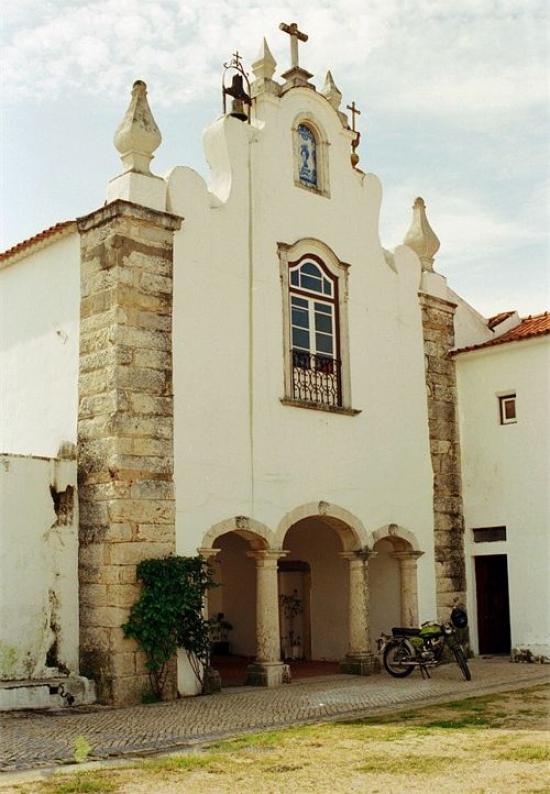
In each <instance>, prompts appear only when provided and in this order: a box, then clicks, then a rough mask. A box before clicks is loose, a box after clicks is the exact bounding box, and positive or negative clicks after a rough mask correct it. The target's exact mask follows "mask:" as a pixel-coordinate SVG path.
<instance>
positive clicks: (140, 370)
mask: <svg viewBox="0 0 550 794" xmlns="http://www.w3.org/2000/svg"><path fill="white" fill-rule="evenodd" d="M180 224H181V219H179V218H177V217H175V216H173V215H168V214H166V213H161V212H156V211H153V210H149V209H146V208H144V207H141V206H138V205H134V204H131V203H129V202H126V201H121V200H118V201H115V202H112V203H111V204H108V205H106V206H105V207H103V208H101V209H99V210H97V211H96V212H93V213H92V214H90V215H88V216H86V217H84V218H80V219H79V220H78V229H79V232H80V235H81V303H80V373H79V408H78V477H79V502H80V530H79V543H80V550H79V580H80V664H81V672H82V673H83V674H84V675H87V676H90V677H92V678H94V679H95V680H96V682H97V685H98V697H99V700H100V702H102V703H111V704H115V705H123V704H129V703H134V702H139V701H140V699H141V696H142V693H143V691H144V690H145V689H147V687H148V676H147V671H146V669H145V664H144V663H145V659H144V656H143V654H142V653H141V652H139V651H138V649H137V645H136V643H135V642H134V641H133V640H129V639H126V638H125V637H124V633H123V630H122V628H121V627H122V625H123V624H124V622H125V621H126V620H127V617H128V614H129V610H130V607H131V605H132V604H133V603H134V602H135V600H136V599H137V597H138V594H139V585H138V584H137V583H136V565H137V563H138V562H140V560H143V559H146V558H150V557H160V556H164V555H167V554H170V553H172V552H174V550H175V526H174V524H175V521H174V518H175V510H174V482H173V394H172V264H173V248H172V246H173V233H174V231H175V230H176V229H178V228H179V226H180ZM173 686H174V681H172V682H171V687H170V686H169V687H168V688H167V689H168V690H169V694H170V690H171V692H172V694H173V691H174V690H173Z"/></svg>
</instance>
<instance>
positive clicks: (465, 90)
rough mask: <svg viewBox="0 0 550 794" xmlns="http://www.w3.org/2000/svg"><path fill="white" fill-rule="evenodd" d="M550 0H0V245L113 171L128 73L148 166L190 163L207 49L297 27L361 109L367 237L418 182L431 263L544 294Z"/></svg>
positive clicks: (307, 55) (467, 279) (77, 209)
mask: <svg viewBox="0 0 550 794" xmlns="http://www.w3.org/2000/svg"><path fill="white" fill-rule="evenodd" d="M549 10H550V4H549V3H548V2H547V1H546V0H369V1H368V2H367V0H331V1H330V2H326V1H325V0H300V2H299V3H298V2H285V1H284V0H281V2H276V3H270V2H255V1H253V0H215V2H208V0H18V1H17V3H9V4H8V3H5V4H3V6H2V12H1V15H2V20H1V23H0V24H1V41H2V45H1V46H2V62H3V68H2V73H1V77H0V91H1V108H2V112H1V126H2V146H1V181H0V198H1V208H2V213H1V216H2V221H1V228H0V249H1V250H3V249H5V248H7V247H9V246H11V245H13V244H15V243H16V242H18V241H20V240H22V239H25V238H27V237H29V236H31V235H33V234H35V233H37V232H39V231H41V230H42V229H44V228H46V227H48V226H51V225H52V224H54V223H57V222H59V221H63V220H68V219H71V218H75V217H77V216H79V215H83V214H85V213H87V212H90V211H92V210H94V209H96V208H97V207H98V206H100V205H101V204H103V202H104V200H105V192H106V185H107V182H108V180H109V179H110V178H111V177H113V176H115V175H116V174H117V173H119V172H120V161H119V159H118V154H117V152H116V151H115V149H114V147H113V144H112V137H113V133H114V131H115V129H116V127H117V125H118V122H119V121H120V118H121V117H122V115H123V113H124V111H125V109H126V107H127V105H128V102H129V97H130V90H131V86H132V83H133V81H134V80H136V79H142V80H145V82H146V83H147V85H148V95H149V101H150V105H151V107H152V110H153V114H154V116H155V119H156V121H157V124H158V126H159V127H160V130H161V132H162V135H163V143H162V145H161V147H160V148H159V149H158V150H157V153H156V156H155V160H154V161H153V166H152V168H153V171H154V172H155V173H158V174H163V173H165V172H167V171H168V170H169V169H170V168H171V167H172V166H174V165H188V166H191V167H192V168H195V169H196V170H197V171H199V173H201V174H202V175H203V176H205V177H207V176H208V174H207V167H206V164H205V161H204V157H203V154H202V144H201V136H202V131H203V129H204V128H205V127H206V126H207V125H208V124H209V123H210V122H211V121H213V120H214V119H215V118H216V117H217V116H218V115H219V114H220V112H221V97H220V77H221V70H222V63H223V62H224V61H227V60H229V58H230V57H231V54H232V53H233V52H234V51H235V49H236V48H237V49H238V50H239V52H240V53H241V54H242V56H243V58H244V65H245V68H246V69H247V70H249V69H250V64H251V63H252V61H253V60H254V59H255V57H256V55H257V53H258V50H259V46H260V43H261V41H262V37H263V36H265V37H266V38H267V41H268V43H269V46H270V48H271V50H272V52H273V54H274V56H275V59H276V60H277V63H278V67H277V72H276V75H275V78H276V79H277V77H279V76H280V74H281V72H282V71H284V70H285V69H286V68H288V66H289V40H288V36H286V35H285V34H284V33H282V32H280V31H279V29H278V27H279V23H280V22H287V23H290V22H293V21H297V22H298V23H299V26H300V29H301V30H303V31H305V32H306V33H308V35H309V41H308V42H307V43H305V44H302V45H300V62H301V65H303V66H304V67H305V68H307V69H308V70H309V71H310V72H313V73H314V78H313V82H314V83H315V84H316V85H317V87H318V88H319V89H320V88H321V87H322V85H323V82H324V76H325V73H326V71H327V69H330V70H331V72H332V74H333V76H334V79H335V81H336V83H337V85H338V87H339V88H340V90H341V91H342V93H343V95H344V102H343V104H345V105H347V104H350V103H351V101H352V100H355V102H356V103H357V105H358V106H359V107H360V108H361V110H362V114H361V116H360V117H359V129H360V130H361V133H362V141H361V147H360V154H361V163H360V166H361V168H362V169H363V170H365V171H368V172H372V173H375V174H376V175H377V176H378V177H379V178H380V179H381V181H382V185H383V190H384V198H383V204H382V210H381V220H380V228H381V238H382V243H383V245H384V246H385V247H386V248H390V249H391V248H393V247H395V246H396V245H398V244H399V243H401V241H402V240H403V237H404V235H405V233H406V231H407V229H408V226H409V223H410V218H411V206H412V202H413V200H414V198H415V197H416V196H417V195H421V196H423V198H424V199H425V201H426V204H427V209H428V217H429V219H430V223H431V225H432V227H433V229H434V231H435V232H436V234H437V235H438V237H439V238H440V240H441V248H440V251H439V253H438V255H437V257H436V265H435V267H436V269H437V270H438V271H439V272H441V273H443V274H444V275H446V276H447V278H448V282H449V285H450V286H451V287H452V288H453V289H454V290H455V291H457V292H458V293H459V294H461V295H462V296H463V297H464V298H465V299H466V300H468V301H469V302H470V303H472V305H473V306H474V307H475V308H477V309H478V310H479V311H480V312H481V313H482V314H484V315H486V316H489V315H491V314H494V313H496V312H499V311H503V310H506V309H512V308H515V309H518V311H519V312H520V314H521V315H527V314H530V313H532V314H534V313H538V312H542V311H545V310H546V309H548V308H550V242H549V230H550V189H549V177H550V109H549V108H550V102H549V100H550V84H549V73H550V70H549V65H550V56H549V50H550V45H549V38H550V37H549V34H548V30H549V29H550V28H549V23H550V20H549V19H548V16H549Z"/></svg>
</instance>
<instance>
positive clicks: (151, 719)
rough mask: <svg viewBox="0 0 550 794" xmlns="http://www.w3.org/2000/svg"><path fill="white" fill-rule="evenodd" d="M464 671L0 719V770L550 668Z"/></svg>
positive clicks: (282, 721)
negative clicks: (86, 748)
mask: <svg viewBox="0 0 550 794" xmlns="http://www.w3.org/2000/svg"><path fill="white" fill-rule="evenodd" d="M470 666H471V670H472V678H473V680H472V681H471V682H466V681H463V680H462V678H461V675H460V672H459V670H458V667H457V666H456V665H455V664H448V665H445V666H444V667H440V668H437V669H436V670H434V671H432V678H431V679H430V680H429V681H423V680H422V679H421V677H420V675H419V674H418V672H415V673H413V675H412V676H411V677H410V678H408V679H404V680H403V679H401V680H399V679H394V678H390V676H388V675H387V674H386V673H380V674H379V675H374V676H369V677H365V678H360V677H358V676H344V675H338V676H330V677H324V678H316V679H309V680H302V681H298V682H295V683H292V684H290V685H285V686H282V687H279V688H277V689H259V688H253V687H239V688H233V689H226V690H225V691H222V692H221V693H218V694H215V695H210V696H209V697H196V698H183V699H181V700H178V701H175V702H172V703H154V704H148V705H142V706H133V707H131V708H124V709H113V708H108V707H105V706H86V707H80V708H74V709H64V710H62V711H61V710H57V711H42V712H11V713H9V714H6V713H4V714H3V715H2V717H1V718H0V769H2V770H3V771H15V770H21V769H33V768H37V767H43V766H53V765H55V764H59V763H67V762H70V761H71V760H72V759H73V753H74V741H75V739H76V738H77V737H78V736H84V737H85V738H86V739H87V741H88V742H89V744H90V745H91V747H92V751H91V754H90V759H93V758H108V757H110V756H121V755H128V754H130V755H131V754H137V753H151V752H161V751H169V750H173V749H175V748H177V747H184V746H186V745H189V744H191V743H194V742H197V741H199V740H208V739H213V738H218V737H221V736H228V735H234V734H238V733H242V732H246V731H251V730H262V729H265V728H274V727H281V726H285V725H292V724H296V723H304V722H315V721H321V720H326V719H337V718H342V717H345V716H350V717H351V716H366V715H368V714H369V713H377V712H380V711H392V710H393V709H399V708H408V707H414V706H417V705H424V704H427V703H433V702H442V701H445V700H452V699H459V698H463V697H468V696H470V695H480V694H486V693H489V692H494V691H499V690H506V689H515V688H520V687H524V686H527V685H529V684H531V685H535V684H539V683H543V682H544V681H546V682H548V681H550V669H549V668H548V667H547V666H543V665H534V664H529V665H528V664H511V663H510V662H508V661H503V660H501V659H498V660H497V659H487V660H484V659H474V660H472V661H471V663H470Z"/></svg>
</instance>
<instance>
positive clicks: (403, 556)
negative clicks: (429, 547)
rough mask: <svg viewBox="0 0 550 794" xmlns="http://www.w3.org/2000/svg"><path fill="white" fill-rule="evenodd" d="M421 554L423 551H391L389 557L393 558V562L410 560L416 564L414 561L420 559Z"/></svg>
mask: <svg viewBox="0 0 550 794" xmlns="http://www.w3.org/2000/svg"><path fill="white" fill-rule="evenodd" d="M423 554H424V552H423V551H414V550H413V549H410V550H406V551H391V552H390V557H393V558H394V559H395V560H411V561H414V562H416V560H417V559H418V558H419V557H422V555H423Z"/></svg>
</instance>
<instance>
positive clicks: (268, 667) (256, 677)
mask: <svg viewBox="0 0 550 794" xmlns="http://www.w3.org/2000/svg"><path fill="white" fill-rule="evenodd" d="M246 672H247V676H246V683H247V684H248V685H249V686H269V687H271V686H280V685H281V684H290V680H291V676H290V667H289V666H288V664H284V663H283V662H254V663H253V664H250V665H248V668H247V671H246Z"/></svg>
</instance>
